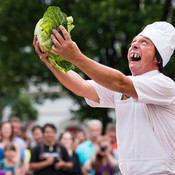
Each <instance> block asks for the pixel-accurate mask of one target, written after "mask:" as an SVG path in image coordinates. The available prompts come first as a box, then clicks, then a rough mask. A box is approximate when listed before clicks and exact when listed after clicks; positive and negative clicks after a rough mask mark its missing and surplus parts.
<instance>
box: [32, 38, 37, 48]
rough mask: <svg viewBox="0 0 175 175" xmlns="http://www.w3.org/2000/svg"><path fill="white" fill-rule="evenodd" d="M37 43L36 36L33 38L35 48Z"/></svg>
mask: <svg viewBox="0 0 175 175" xmlns="http://www.w3.org/2000/svg"><path fill="white" fill-rule="evenodd" d="M36 41H37V36H36V35H35V36H34V38H33V46H34V47H35V45H36Z"/></svg>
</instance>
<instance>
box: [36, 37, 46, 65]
mask: <svg viewBox="0 0 175 175" xmlns="http://www.w3.org/2000/svg"><path fill="white" fill-rule="evenodd" d="M33 46H34V48H35V51H36V52H37V54H38V55H39V57H40V59H41V61H43V62H44V63H46V62H48V59H47V57H48V55H49V52H44V53H43V52H42V51H41V49H40V47H39V41H38V39H37V36H35V37H34V39H33Z"/></svg>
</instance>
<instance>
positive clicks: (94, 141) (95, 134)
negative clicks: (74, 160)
mask: <svg viewBox="0 0 175 175" xmlns="http://www.w3.org/2000/svg"><path fill="white" fill-rule="evenodd" d="M101 134H102V123H101V121H99V120H90V121H89V122H88V136H89V140H86V141H85V142H83V143H81V144H80V145H79V146H78V147H77V149H76V153H77V154H78V157H79V160H80V163H81V165H84V164H85V162H86V161H87V160H89V159H90V158H91V157H92V156H93V154H94V153H95V149H96V146H97V145H98V139H99V137H100V136H101ZM92 174H93V172H92Z"/></svg>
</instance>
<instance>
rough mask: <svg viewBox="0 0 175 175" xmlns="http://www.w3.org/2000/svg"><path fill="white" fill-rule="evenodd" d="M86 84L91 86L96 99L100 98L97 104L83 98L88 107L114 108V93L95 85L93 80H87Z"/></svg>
mask: <svg viewBox="0 0 175 175" xmlns="http://www.w3.org/2000/svg"><path fill="white" fill-rule="evenodd" d="M88 82H89V83H91V85H92V86H93V87H94V89H95V90H96V92H97V95H98V97H99V98H100V102H99V103H97V102H94V101H92V100H89V99H87V98H85V100H86V102H87V104H88V105H89V106H91V107H106V108H114V107H115V105H114V94H115V92H114V91H111V90H109V89H107V88H105V87H103V86H101V85H99V84H97V83H96V82H94V81H93V80H88Z"/></svg>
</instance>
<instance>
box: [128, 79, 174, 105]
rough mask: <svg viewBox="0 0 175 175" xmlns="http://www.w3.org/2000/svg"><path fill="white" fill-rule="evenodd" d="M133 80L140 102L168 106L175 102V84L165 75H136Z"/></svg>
mask: <svg viewBox="0 0 175 175" xmlns="http://www.w3.org/2000/svg"><path fill="white" fill-rule="evenodd" d="M129 78H130V79H131V80H132V82H133V84H134V87H135V90H136V92H137V95H138V99H137V100H136V99H135V101H137V102H139V103H146V104H155V105H162V106H164V105H165V106H167V105H170V104H172V103H175V84H174V82H173V81H172V80H171V79H169V78H168V77H165V76H153V77H144V76H135V77H133V76H132V77H131V76H129Z"/></svg>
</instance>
